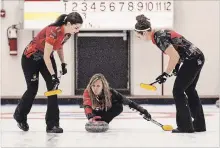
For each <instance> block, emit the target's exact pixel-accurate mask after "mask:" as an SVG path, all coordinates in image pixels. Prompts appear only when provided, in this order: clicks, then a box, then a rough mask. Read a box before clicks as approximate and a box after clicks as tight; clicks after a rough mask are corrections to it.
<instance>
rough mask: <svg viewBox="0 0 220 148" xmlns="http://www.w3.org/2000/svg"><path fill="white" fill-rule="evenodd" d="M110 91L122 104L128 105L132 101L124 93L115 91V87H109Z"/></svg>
mask: <svg viewBox="0 0 220 148" xmlns="http://www.w3.org/2000/svg"><path fill="white" fill-rule="evenodd" d="M111 93H112V94H113V95H114V96H116V99H117V100H118V101H119V102H121V103H122V104H123V105H129V103H131V102H132V101H131V100H130V99H128V98H126V97H125V96H124V95H122V94H121V93H119V92H118V91H116V90H115V89H111Z"/></svg>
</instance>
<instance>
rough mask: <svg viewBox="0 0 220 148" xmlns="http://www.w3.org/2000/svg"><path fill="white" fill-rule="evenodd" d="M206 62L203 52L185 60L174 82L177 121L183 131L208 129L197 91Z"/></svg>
mask: <svg viewBox="0 0 220 148" xmlns="http://www.w3.org/2000/svg"><path fill="white" fill-rule="evenodd" d="M204 62H205V58H204V55H203V54H201V55H199V56H198V57H197V58H194V59H191V60H185V61H184V63H183V65H182V66H181V68H180V70H179V72H178V74H177V77H176V80H175V82H174V87H173V96H174V100H175V104H176V123H177V126H178V128H179V129H181V130H182V131H189V130H206V124H205V118H204V113H203V108H202V104H201V101H200V98H199V96H198V93H197V91H196V84H197V82H198V79H199V75H200V72H201V69H202V67H203V64H204ZM185 94H186V95H187V96H186V95H185ZM192 117H193V119H194V120H193V121H192Z"/></svg>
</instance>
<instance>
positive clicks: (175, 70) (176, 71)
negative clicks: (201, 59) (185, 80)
mask: <svg viewBox="0 0 220 148" xmlns="http://www.w3.org/2000/svg"><path fill="white" fill-rule="evenodd" d="M179 67H180V64H178V63H177V64H176V66H175V69H174V70H173V75H174V76H177V73H178V71H179Z"/></svg>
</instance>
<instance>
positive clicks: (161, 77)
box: [156, 72, 169, 84]
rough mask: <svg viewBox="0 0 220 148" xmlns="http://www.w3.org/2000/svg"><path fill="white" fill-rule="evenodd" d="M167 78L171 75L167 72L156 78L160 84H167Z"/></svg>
mask: <svg viewBox="0 0 220 148" xmlns="http://www.w3.org/2000/svg"><path fill="white" fill-rule="evenodd" d="M167 77H169V74H167V73H166V72H163V74H162V75H160V76H158V77H157V78H156V80H157V81H158V83H159V84H162V83H164V82H166V80H167Z"/></svg>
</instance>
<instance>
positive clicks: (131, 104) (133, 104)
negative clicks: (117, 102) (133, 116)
mask: <svg viewBox="0 0 220 148" xmlns="http://www.w3.org/2000/svg"><path fill="white" fill-rule="evenodd" d="M129 107H130V108H133V109H136V110H137V111H139V112H140V115H143V114H144V119H147V120H148V121H150V120H151V115H150V114H149V113H148V111H147V110H146V109H144V108H143V107H142V106H140V105H138V104H137V103H135V102H133V101H131V102H130V103H129Z"/></svg>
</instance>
